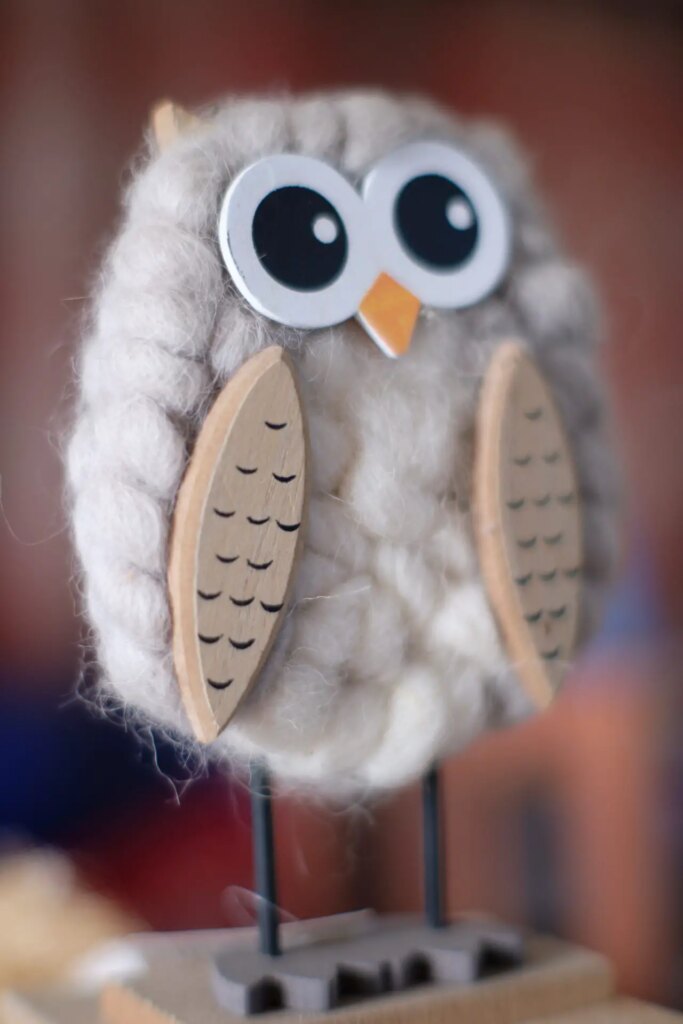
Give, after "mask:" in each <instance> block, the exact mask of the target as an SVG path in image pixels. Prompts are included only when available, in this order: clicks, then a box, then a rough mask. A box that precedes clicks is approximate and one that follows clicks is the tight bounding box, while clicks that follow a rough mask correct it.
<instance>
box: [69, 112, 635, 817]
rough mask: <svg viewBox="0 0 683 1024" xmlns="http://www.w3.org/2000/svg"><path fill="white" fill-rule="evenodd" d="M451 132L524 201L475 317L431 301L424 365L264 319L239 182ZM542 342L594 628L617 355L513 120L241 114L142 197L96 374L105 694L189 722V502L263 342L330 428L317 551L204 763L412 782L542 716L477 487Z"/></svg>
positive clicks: (317, 419)
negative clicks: (601, 339) (493, 411)
mask: <svg viewBox="0 0 683 1024" xmlns="http://www.w3.org/2000/svg"><path fill="white" fill-rule="evenodd" d="M429 136H435V137H441V138H451V139H453V140H455V141H456V142H457V143H458V144H459V145H460V146H461V147H463V148H464V149H465V150H468V151H469V152H471V153H472V155H473V156H474V157H475V158H476V159H477V160H479V161H480V163H481V164H482V165H483V166H484V167H485V168H486V169H487V170H488V173H489V174H490V175H491V177H492V178H493V180H494V181H495V182H496V184H497V186H498V188H499V190H500V192H501V194H502V195H503V197H504V199H505V201H506V202H507V204H508V207H509V209H510V212H511V216H512V221H513V226H514V256H513V261H512V265H511V268H510V271H509V273H508V275H507V277H506V279H505V281H504V282H503V284H502V285H501V287H500V288H499V289H498V290H497V292H496V293H495V294H494V295H492V296H490V297H489V298H488V299H486V300H485V301H483V302H481V303H479V305H477V306H475V307H472V308H470V309H467V310H460V311H455V312H451V311H445V310H438V311H437V310H433V309H425V310H424V311H423V312H422V314H421V317H420V320H419V323H418V327H417V331H416V336H415V338H414V342H413V345H412V347H411V350H410V353H409V355H408V357H406V358H404V359H402V360H397V361H392V360H389V359H386V358H385V357H384V356H382V355H381V354H380V353H379V351H378V349H377V348H376V347H375V346H374V345H373V344H371V343H370V342H369V340H368V338H367V336H366V335H365V334H364V333H363V332H362V330H361V329H360V328H359V327H358V325H357V324H356V323H355V322H351V321H349V322H347V323H344V324H342V325H340V326H337V327H334V328H330V329H326V330H318V331H310V332H301V331H296V330H293V329H288V328H285V327H281V326H279V325H276V324H274V323H272V322H270V321H268V320H266V319H265V318H263V317H260V316H259V315H258V314H256V313H255V312H254V311H253V310H252V309H251V308H249V307H248V306H247V305H246V303H245V302H244V300H243V299H241V297H240V296H239V294H238V293H237V291H236V289H235V287H234V286H233V284H232V283H231V281H230V280H229V278H228V276H227V274H226V272H225V271H224V269H223V266H222V262H221V259H220V255H219V248H218V242H217V237H216V221H217V213H218V208H219V204H220V201H221V199H222V196H223V194H224V192H225V189H226V187H227V185H228V184H229V182H230V180H231V179H232V177H233V176H234V175H235V174H236V173H237V172H238V171H239V170H240V169H241V168H242V167H244V166H245V165H246V164H248V163H250V162H252V161H253V160H255V159H257V158H258V157H260V156H263V155H266V154H272V153H276V152H280V151H289V152H302V153H307V154H311V155H315V156H319V157H321V158H323V159H326V160H328V161H330V162H332V163H333V164H334V165H335V166H336V167H338V168H339V169H340V171H341V172H342V173H343V174H345V175H346V176H347V177H348V178H349V179H350V180H351V181H353V182H357V181H358V180H359V179H360V177H361V176H362V175H363V173H364V172H365V171H366V170H367V169H368V168H369V167H370V166H371V165H372V164H373V163H374V162H375V161H376V160H377V159H378V158H379V157H381V156H382V155H384V154H385V153H388V152H389V151H391V150H392V149H394V148H395V147H396V146H397V145H399V144H401V143H403V142H406V141H408V140H412V139H416V138H421V137H429ZM509 337H519V338H524V339H526V341H527V343H528V344H529V346H530V347H531V349H532V350H533V352H534V353H535V355H536V358H537V359H538V361H539V363H540V365H541V366H542V368H543V370H544V372H545V374H546V376H547V378H548V380H549V381H550V383H551V385H552V387H553V389H554V392H555V394H556V396H557V399H558V402H559V405H560V407H561V410H562V412H563V414H564V418H565V422H566V426H567V429H568V432H569V435H570V437H571V440H572V442H573V446H574V451H575V453H576V460H577V466H578V472H579V477H580V482H581V491H582V495H583V502H584V509H585V534H586V558H585V566H584V569H585V590H584V606H585V616H584V620H585V621H584V623H583V627H584V632H586V633H587V632H588V631H589V630H590V628H591V627H592V625H593V623H594V620H595V616H596V614H597V611H598V608H599V604H600V599H601V595H602V592H603V589H604V585H605V583H606V581H607V580H608V579H609V577H610V575H611V573H612V571H613V568H614V564H615V560H616V546H617V531H616V511H615V510H616V498H617V493H616V491H617V489H616V484H615V474H614V469H613V464H612V459H611V455H610V452H609V449H608V447H607V442H606V439H605V422H604V421H605V412H604V401H603V396H602V393H601V387H600V383H599V374H598V369H597V367H596V358H597V355H596V313H595V307H594V303H593V299H592V296H591V292H590V288H589V286H588V284H587V282H586V280H585V278H584V276H583V275H582V274H581V273H580V272H579V271H578V270H577V269H576V268H575V267H574V266H573V265H572V264H571V263H569V262H567V260H566V259H565V258H564V256H563V255H562V254H561V252H560V249H559V247H558V243H557V241H556V239H555V238H554V236H553V233H552V231H551V230H550V228H549V227H548V223H547V220H546V218H545V216H544V213H543V211H542V209H541V208H540V206H539V203H538V201H537V199H536V197H535V194H534V191H533V187H532V185H531V183H530V181H529V178H528V175H527V171H526V168H525V165H524V162H523V160H521V158H520V156H519V155H518V153H517V150H516V148H515V147H514V146H513V144H512V143H511V141H510V140H509V139H508V137H507V136H506V135H505V134H504V133H503V132H501V130H500V129H497V128H493V127H491V126H488V125H483V124H465V123H461V122H460V121H457V120H454V119H453V118H452V117H451V116H450V115H449V114H447V113H445V112H444V111H443V110H440V109H439V108H437V107H435V106H433V105H432V104H430V103H427V102H425V101H422V100H418V99H412V98H406V97H398V98H392V97H389V96H385V95H382V94H380V93H364V92H358V93H340V94H331V95H325V96H313V97H309V98H296V99H292V98H282V97H276V98H272V99H258V100H229V101H227V102H225V103H223V104H221V105H220V106H219V108H218V109H217V110H214V111H212V112H211V116H210V117H209V118H207V121H206V123H205V124H204V125H203V126H201V127H199V128H197V129H195V130H193V131H192V132H189V133H188V134H187V135H185V136H184V137H181V138H179V139H178V140H177V141H176V142H175V143H174V144H173V145H172V146H171V147H170V148H168V149H167V150H166V151H165V152H163V153H161V154H160V155H156V154H154V153H152V152H150V153H149V154H147V155H146V157H145V159H144V160H143V162H142V163H141V165H140V167H139V168H138V169H137V170H136V172H135V174H134V176H133V180H132V182H131V185H130V187H129V190H128V193H127V196H126V201H125V210H124V216H123V221H122V224H121V228H120V231H119V234H118V237H117V238H116V239H115V241H114V243H113V245H112V246H111V249H110V251H109V254H108V256H107V258H106V261H105V263H104V267H103V270H102V273H101V277H100V283H99V287H98V289H97V293H96V295H95V300H94V305H93V311H92V318H91V322H90V324H89V326H88V329H87V331H86V333H85V337H84V339H83V346H82V352H81V356H80V360H79V366H78V376H79V387H80V397H79V402H78V408H77V413H76V418H75V424H74V427H73V432H72V435H71V438H70V441H69V445H68V454H67V467H68V485H69V501H70V508H71V515H72V521H73V534H74V539H75V546H76V549H77V552H78V557H79V561H80V566H81V573H82V588H83V594H84V602H85V610H86V613H87V617H88V619H89V621H90V623H91V624H92V628H93V635H94V644H95V647H96V650H97V655H98V660H99V664H100V666H101V676H102V678H101V693H102V697H103V700H104V701H105V702H106V704H107V705H108V706H109V707H118V708H122V709H124V710H125V712H126V713H127V714H129V715H130V716H132V717H133V718H135V719H136V720H140V721H150V720H151V721H154V722H157V723H161V724H163V725H164V726H165V727H166V728H167V729H169V730H170V731H171V732H172V733H173V734H174V735H175V736H177V737H178V739H179V740H182V741H183V742H191V741H190V740H189V739H188V736H189V726H188V724H187V720H186V718H185V714H184V712H183V709H182V707H181V702H180V697H179V691H178V684H177V680H176V678H175V675H174V670H173V664H172V658H171V653H170V652H171V641H170V615H169V603H168V595H167V584H166V571H167V556H168V551H167V547H168V535H169V525H170V522H171V516H172V513H173V506H174V501H175V498H176V495H177V492H178V487H179V484H180V481H181V478H182V475H183V472H184V469H185V466H186V462H187V459H188V455H189V453H190V452H191V449H192V444H193V439H194V437H195V436H196V433H197V430H198V428H199V427H200V425H201V423H202V420H203V418H204V416H205V414H206V411H207V409H208V408H209V407H210V404H211V402H212V400H213V398H214V397H215V395H216V392H217V389H219V388H220V387H222V386H223V385H224V383H225V382H226V380H228V379H229V377H230V376H231V375H232V374H233V373H234V372H235V371H236V369H237V368H238V367H239V366H240V365H241V364H242V363H243V362H244V361H245V360H246V359H247V358H248V357H249V356H251V355H252V354H253V353H255V352H256V351H258V350H259V349H261V348H263V347H265V346H267V345H270V344H273V343H274V342H275V343H277V344H281V345H284V346H285V347H286V348H287V349H288V350H289V351H290V353H291V356H292V359H293V362H294V365H295V367H296V371H297V374H298V377H299V380H300V383H301V390H302V395H303V401H304V406H305V410H306V414H307V418H308V421H309V425H310V435H311V449H312V471H311V477H312V486H311V498H310V512H309V525H308V531H307V535H306V538H305V549H304V552H303V557H302V559H301V563H300V566H299V568H298V571H297V575H296V581H295V587H294V597H293V603H292V607H291V610H290V612H289V614H288V616H287V618H286V620H285V625H284V628H283V630H282V632H281V634H280V636H279V637H278V639H277V642H276V644H275V647H274V649H273V651H272V654H271V656H270V658H269V660H268V663H267V665H266V668H265V670H264V672H263V673H262V676H261V678H260V679H259V681H258V683H257V684H256V686H255V687H254V690H253V691H252V693H251V695H250V697H249V698H248V699H247V701H246V702H245V703H244V705H243V706H242V707H241V708H240V709H239V711H238V713H237V715H236V717H235V718H234V720H233V722H232V723H231V724H230V725H229V726H228V728H227V729H226V730H225V731H224V732H223V734H222V735H221V736H220V737H219V738H218V739H217V740H216V741H215V742H214V743H213V744H212V746H211V748H210V750H209V755H210V756H211V757H212V758H215V759H223V760H225V761H226V762H230V763H231V764H238V765H243V766H247V767H248V764H249V762H250V761H251V760H252V759H253V758H256V757H263V756H265V757H266V758H267V759H268V761H269V763H270V765H271V767H272V769H273V770H274V771H275V772H276V773H277V774H278V775H279V776H280V777H281V778H282V779H283V780H285V781H287V782H289V783H291V784H292V785H297V786H311V787H315V788H317V789H319V790H321V791H324V792H326V793H329V794H332V795H337V796H339V797H343V798H351V797H356V796H358V795H362V794H363V793H365V792H368V791H371V790H381V789H388V788H391V787H394V786H398V785H401V784H403V783H406V782H408V781H410V780H411V779H414V778H415V777H416V776H418V775H419V774H420V773H421V772H423V771H424V770H425V769H426V768H427V767H428V766H429V764H430V763H431V762H432V761H433V760H434V759H435V758H437V757H441V756H443V755H445V754H447V753H449V752H451V751H454V750H457V749H459V748H461V747H463V746H464V745H465V744H467V743H468V742H469V741H470V740H471V739H472V738H473V737H475V736H476V735H477V734H478V733H480V732H481V731H482V730H483V729H485V728H487V727H491V726H494V725H498V724H501V723H505V722H507V721H511V720H513V719H515V718H517V717H519V716H520V715H522V714H524V713H526V712H527V711H528V710H529V709H528V707H527V705H526V701H525V698H524V697H523V694H522V691H521V688H520V687H519V685H518V683H517V681H516V679H515V677H514V673H513V672H512V670H511V667H510V665H509V664H508V661H507V659H506V656H505V653H504V651H503V648H502V646H501V643H500V640H499V637H498V633H497V629H496V626H495V623H494V619H493V616H492V612H491V609H490V607H489V605H488V602H487V599H486V594H485V591H484V589H483V586H482V582H481V578H480V574H479V567H478V563H477V558H476V553H475V550H474V546H473V540H472V523H471V516H470V487H471V483H470V475H471V463H472V434H473V423H474V414H475V409H476V403H477V398H478V392H479V387H480V384H481V379H482V374H483V372H484V370H485V368H486V365H487V362H488V360H489V357H490V355H491V352H492V351H493V349H494V348H495V347H496V345H498V344H499V343H500V342H501V341H502V340H503V339H505V338H509Z"/></svg>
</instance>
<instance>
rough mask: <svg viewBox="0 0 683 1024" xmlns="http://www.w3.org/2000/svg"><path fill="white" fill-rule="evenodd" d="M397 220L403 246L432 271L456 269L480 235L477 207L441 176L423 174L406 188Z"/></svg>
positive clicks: (399, 202)
mask: <svg viewBox="0 0 683 1024" xmlns="http://www.w3.org/2000/svg"><path fill="white" fill-rule="evenodd" d="M394 217H395V223H396V231H397V234H398V237H399V238H400V240H401V242H402V244H403V247H404V248H405V249H407V251H408V253H409V255H410V256H411V257H412V258H413V259H415V260H417V261H418V262H419V263H423V264H425V265H426V266H427V267H429V269H430V270H441V271H449V270H455V269H456V268H457V267H460V266H462V264H463V263H465V262H466V261H467V260H468V259H469V258H470V256H471V255H472V253H473V252H474V249H475V247H476V244H477V236H478V234H479V224H478V222H477V215H476V213H475V211H474V207H473V206H472V203H471V201H470V199H469V197H468V196H467V194H466V193H465V192H463V190H462V189H461V188H459V187H458V186H457V185H456V184H455V182H453V181H451V180H450V179H449V178H444V177H443V176H442V175H440V174H423V175H420V177H418V178H412V179H411V181H409V182H408V183H407V184H406V185H404V186H403V188H402V189H401V191H400V193H399V195H398V198H397V200H396V206H395V207H394Z"/></svg>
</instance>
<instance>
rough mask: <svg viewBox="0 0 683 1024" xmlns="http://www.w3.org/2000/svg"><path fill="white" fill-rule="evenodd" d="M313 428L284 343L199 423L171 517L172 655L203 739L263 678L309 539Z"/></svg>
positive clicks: (250, 368)
mask: <svg viewBox="0 0 683 1024" xmlns="http://www.w3.org/2000/svg"><path fill="white" fill-rule="evenodd" d="M305 494H306V434H305V426H304V420H303V414H302V409H301V403H300V400H299V395H298V392H297V388H296V383H295V379H294V374H293V372H292V368H291V365H290V363H289V361H288V359H287V357H286V355H285V353H284V351H283V350H282V349H281V348H279V347H271V348H268V349H265V350H264V351H263V352H260V353H259V354H258V355H256V356H254V357H253V358H251V359H250V360H249V361H248V362H247V363H245V365H244V366H242V367H241V368H240V370H239V371H238V372H237V374H236V375H235V376H234V377H233V378H232V379H231V380H230V381H229V382H228V384H226V386H225V387H224V388H223V390H222V392H221V393H220V395H219V396H218V398H217V399H216V401H215V403H214V405H213V406H212V408H211V411H210V412H209V414H208V416H207V418H206V420H205V422H204V425H203V427H202V429H201V432H200V434H199V437H198V439H197V442H196V446H195V449H194V452H193V454H192V457H191V460H190V463H189V466H188V469H187V472H186V475H185V477H184V479H183V482H182V484H181V487H180V491H179V494H178V502H177V506H176V510H175V515H174V520H173V530H172V536H171V550H170V560H169V590H170V598H171V609H172V613H173V656H174V662H175V668H176V672H177V675H178V680H179V683H180V689H181V693H182V696H183V701H184V704H185V708H186V710H187V714H188V716H189V719H190V722H191V724H192V727H193V729H194V731H195V734H196V735H197V737H198V739H200V740H202V741H203V742H205V743H208V742H210V741H211V740H213V739H215V738H216V736H217V735H218V734H219V732H221V730H222V729H223V728H224V727H225V726H226V725H227V724H228V722H229V720H230V718H231V717H232V716H233V714H234V713H235V711H236V710H237V707H238V705H239V703H240V701H241V700H242V698H243V697H244V695H245V694H246V693H247V692H248V690H249V688H250V687H251V685H252V684H253V683H254V681H255V679H256V678H257V676H258V674H259V671H260V669H261V667H262V666H263V663H264V661H265V658H266V656H267V654H268V651H269V650H270V647H271V645H272V643H273V640H274V639H275V636H276V634H277V631H278V628H279V626H280V623H281V622H282V617H283V615H284V614H285V612H286V608H287V597H288V592H289V588H290V583H291V580H292V575H293V569H294V565H295V562H296V558H297V555H298V552H299V549H300V546H301V537H302V533H303V519H304V513H305V507H304V506H305Z"/></svg>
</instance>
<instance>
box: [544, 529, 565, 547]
mask: <svg viewBox="0 0 683 1024" xmlns="http://www.w3.org/2000/svg"><path fill="white" fill-rule="evenodd" d="M563 537H564V531H563V530H560V531H559V532H558V533H553V534H551V535H550V536H549V537H544V538H543V543H544V544H547V545H548V546H549V547H551V548H552V547H555V546H556V545H557V544H559V543H560V541H561V540H562V538H563Z"/></svg>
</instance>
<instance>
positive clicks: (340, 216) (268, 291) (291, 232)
mask: <svg viewBox="0 0 683 1024" xmlns="http://www.w3.org/2000/svg"><path fill="white" fill-rule="evenodd" d="M219 241H220V246H221V252H222V254H223V259H224V260H225V263H226V266H227V267H228V270H229V271H230V274H231V276H232V278H233V280H234V282H235V284H236V285H237V287H238V288H239V290H240V291H241V293H242V295H243V296H244V297H245V298H246V299H247V301H248V302H249V303H250V305H252V306H253V307H254V308H255V309H256V310H258V311H259V312H260V313H263V314H264V315H265V316H268V317H270V318H271V319H272V320H276V321H278V322H279V323H283V324H287V325H288V326H291V327H328V326H331V325H333V324H336V323H341V322H342V321H343V320H346V319H348V317H350V316H352V315H353V313H354V312H355V310H356V309H357V307H358V303H359V302H360V300H361V298H362V296H363V295H364V294H365V291H366V290H367V288H368V287H369V284H370V283H371V279H372V265H371V263H370V260H369V248H370V247H369V245H368V244H367V236H366V226H365V220H364V217H363V203H362V200H361V198H360V196H359V195H358V193H357V192H355V191H354V189H353V188H352V187H351V185H350V184H349V183H348V182H347V181H346V180H345V179H344V178H342V177H341V175H340V174H338V173H337V171H335V170H334V169H333V168H332V167H330V166H329V165H327V164H325V163H323V162H322V161H320V160H315V159H313V158H311V157H305V156H297V155H294V154H279V155H277V156H272V157H267V158H265V159H263V160H259V161H258V162H257V163H255V164H252V165H251V166H250V167H247V168H246V170H244V171H242V173H241V174H240V175H239V176H238V177H237V178H236V179H235V181H234V182H233V183H232V185H231V186H230V188H229V189H228V191H227V193H226V196H225V199H224V201H223V206H222V209H221V215H220V221H219Z"/></svg>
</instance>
